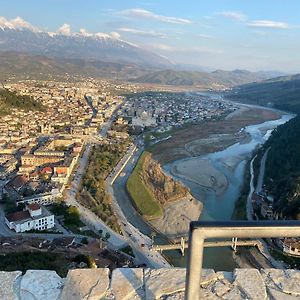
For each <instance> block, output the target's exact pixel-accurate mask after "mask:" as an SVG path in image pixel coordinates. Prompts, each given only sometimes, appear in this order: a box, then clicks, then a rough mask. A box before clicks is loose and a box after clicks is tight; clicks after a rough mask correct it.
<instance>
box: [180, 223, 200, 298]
mask: <svg viewBox="0 0 300 300" xmlns="http://www.w3.org/2000/svg"><path fill="white" fill-rule="evenodd" d="M202 233H203V232H202V231H201V230H197V229H196V230H195V229H192V228H191V229H190V233H189V241H190V242H189V243H190V244H189V248H188V259H187V261H188V264H187V270H186V273H187V275H186V276H187V278H186V283H185V299H186V300H195V299H197V300H198V299H199V296H200V295H199V292H200V283H201V271H202V261H203V248H204V236H203V234H202ZM192 262H196V263H192Z"/></svg>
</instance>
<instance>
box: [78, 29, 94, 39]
mask: <svg viewBox="0 0 300 300" xmlns="http://www.w3.org/2000/svg"><path fill="white" fill-rule="evenodd" d="M79 34H80V35H82V36H85V37H90V36H93V34H92V33H89V32H88V31H87V30H86V29H84V28H80V30H79Z"/></svg>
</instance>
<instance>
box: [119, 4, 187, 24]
mask: <svg viewBox="0 0 300 300" xmlns="http://www.w3.org/2000/svg"><path fill="white" fill-rule="evenodd" d="M118 14H119V15H122V16H125V17H129V18H144V19H152V20H156V21H159V22H163V23H170V24H182V25H186V24H191V23H192V21H191V20H188V19H183V18H175V17H167V16H163V15H158V14H155V13H153V12H151V11H149V10H145V9H141V8H132V9H126V10H123V11H119V12H118Z"/></svg>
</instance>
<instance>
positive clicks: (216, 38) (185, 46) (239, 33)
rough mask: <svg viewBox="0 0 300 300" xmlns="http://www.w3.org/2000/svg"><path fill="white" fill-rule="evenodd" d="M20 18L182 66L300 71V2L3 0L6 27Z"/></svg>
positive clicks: (45, 28)
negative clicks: (99, 37) (119, 43)
mask: <svg viewBox="0 0 300 300" xmlns="http://www.w3.org/2000/svg"><path fill="white" fill-rule="evenodd" d="M16 17H20V18H21V19H23V20H25V21H26V22H29V23H30V24H31V25H32V28H38V29H39V30H43V31H48V32H60V33H64V34H72V32H79V31H80V30H81V32H82V33H83V34H88V33H98V32H101V33H107V34H109V35H111V36H114V37H115V38H120V39H122V40H124V41H128V42H131V43H133V44H135V45H138V46H139V47H142V48H144V49H148V50H150V51H153V52H155V53H157V54H159V55H162V56H164V57H167V58H168V59H169V60H170V61H172V62H173V63H177V64H182V65H191V66H199V67H204V68H207V69H225V70H233V69H248V70H251V71H256V70H278V71H284V72H289V73H299V72H300V1H299V0H155V1H154V0H149V1H146V0H140V1H138V0H126V1H125V0H110V1H104V0H42V1H41V0H26V1H25V0H1V5H0V25H1V22H4V21H7V22H10V21H11V20H14V19H15V18H16ZM18 20H19V19H18ZM18 22H19V21H18ZM26 24H27V23H26ZM28 26H29V25H28Z"/></svg>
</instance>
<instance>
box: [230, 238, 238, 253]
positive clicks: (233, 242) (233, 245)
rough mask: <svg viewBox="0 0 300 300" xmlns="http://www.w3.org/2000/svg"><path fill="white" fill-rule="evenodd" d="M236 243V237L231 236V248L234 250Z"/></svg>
mask: <svg viewBox="0 0 300 300" xmlns="http://www.w3.org/2000/svg"><path fill="white" fill-rule="evenodd" d="M236 244H237V238H232V245H231V248H232V249H233V251H234V252H236Z"/></svg>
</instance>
